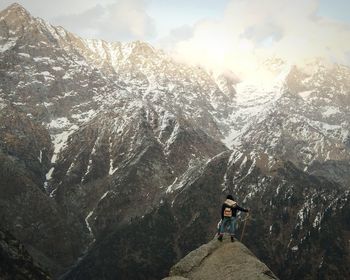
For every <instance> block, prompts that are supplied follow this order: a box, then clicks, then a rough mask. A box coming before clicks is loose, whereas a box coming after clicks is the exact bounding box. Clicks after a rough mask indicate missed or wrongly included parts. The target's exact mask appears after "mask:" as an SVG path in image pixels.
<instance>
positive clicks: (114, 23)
mask: <svg viewBox="0 0 350 280" xmlns="http://www.w3.org/2000/svg"><path fill="white" fill-rule="evenodd" d="M148 2H149V1H146V0H117V1H114V2H113V3H111V4H107V5H104V6H102V5H96V6H94V7H92V8H90V9H87V10H85V11H84V12H82V13H79V14H71V15H64V16H60V17H57V18H55V19H54V23H55V24H60V25H62V26H63V27H65V28H67V29H68V30H70V31H73V32H75V33H78V34H80V35H82V36H83V37H93V38H100V39H105V40H109V41H128V40H135V39H138V40H146V39H149V38H152V37H154V36H155V34H156V27H155V24H154V20H153V19H152V18H151V17H150V16H149V15H148V14H147V12H146V8H147V5H148Z"/></svg>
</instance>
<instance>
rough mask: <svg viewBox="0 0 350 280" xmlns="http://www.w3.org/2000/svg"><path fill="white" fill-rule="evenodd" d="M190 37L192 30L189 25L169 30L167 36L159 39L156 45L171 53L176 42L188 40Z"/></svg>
mask: <svg viewBox="0 0 350 280" xmlns="http://www.w3.org/2000/svg"><path fill="white" fill-rule="evenodd" d="M192 36H193V28H192V27H191V26H189V25H182V26H180V27H178V28H174V29H172V30H170V32H169V35H168V36H166V37H164V38H161V39H159V40H158V42H157V43H156V44H157V45H158V46H159V47H160V48H162V49H165V50H170V51H171V50H172V49H173V48H174V45H176V44H177V43H178V42H180V41H184V40H187V39H190V38H191V37H192Z"/></svg>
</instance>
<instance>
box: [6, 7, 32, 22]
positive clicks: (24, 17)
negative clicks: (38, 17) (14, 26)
mask: <svg viewBox="0 0 350 280" xmlns="http://www.w3.org/2000/svg"><path fill="white" fill-rule="evenodd" d="M31 19H32V16H31V14H30V13H29V12H28V11H27V10H26V9H25V8H24V7H23V6H22V5H20V4H18V3H13V4H11V5H10V6H8V7H7V8H6V9H4V10H2V11H1V12H0V20H5V21H7V22H17V23H20V22H22V23H25V22H27V21H29V20H31Z"/></svg>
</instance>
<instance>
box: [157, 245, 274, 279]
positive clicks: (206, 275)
mask: <svg viewBox="0 0 350 280" xmlns="http://www.w3.org/2000/svg"><path fill="white" fill-rule="evenodd" d="M183 277H185V278H183ZM165 279H167V280H177V279H191V280H197V279H198V280H212V279H236V280H237V279H245V280H249V279H251V280H253V279H254V280H258V279H261V280H263V279H278V278H277V277H276V276H275V275H274V274H273V272H272V271H271V270H270V269H269V268H268V267H267V266H266V265H265V264H264V263H262V262H261V261H259V260H258V259H257V258H256V257H255V256H254V255H253V253H252V252H251V251H250V250H249V249H248V248H247V247H245V246H244V245H243V244H242V243H240V242H238V241H235V242H233V243H232V242H230V241H229V240H224V241H223V242H222V243H221V242H219V241H217V240H216V239H214V240H212V241H210V242H209V243H208V244H204V245H202V246H201V247H199V248H198V249H196V250H194V251H192V252H191V253H189V254H188V255H187V256H185V257H184V258H183V259H182V260H180V261H179V262H178V263H177V264H176V265H174V266H173V267H172V268H171V270H170V276H169V277H167V278H165ZM165 279H164V280H165Z"/></svg>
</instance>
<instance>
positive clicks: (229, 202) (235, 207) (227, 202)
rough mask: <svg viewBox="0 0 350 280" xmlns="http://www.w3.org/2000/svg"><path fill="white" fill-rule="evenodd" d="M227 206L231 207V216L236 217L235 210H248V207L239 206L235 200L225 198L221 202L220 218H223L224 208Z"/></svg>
mask: <svg viewBox="0 0 350 280" xmlns="http://www.w3.org/2000/svg"><path fill="white" fill-rule="evenodd" d="M227 207H229V208H231V209H232V217H236V216H237V211H242V212H248V209H245V208H242V207H239V206H238V204H237V202H235V201H233V200H231V199H226V200H225V202H224V204H222V208H221V219H224V210H225V208H227Z"/></svg>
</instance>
